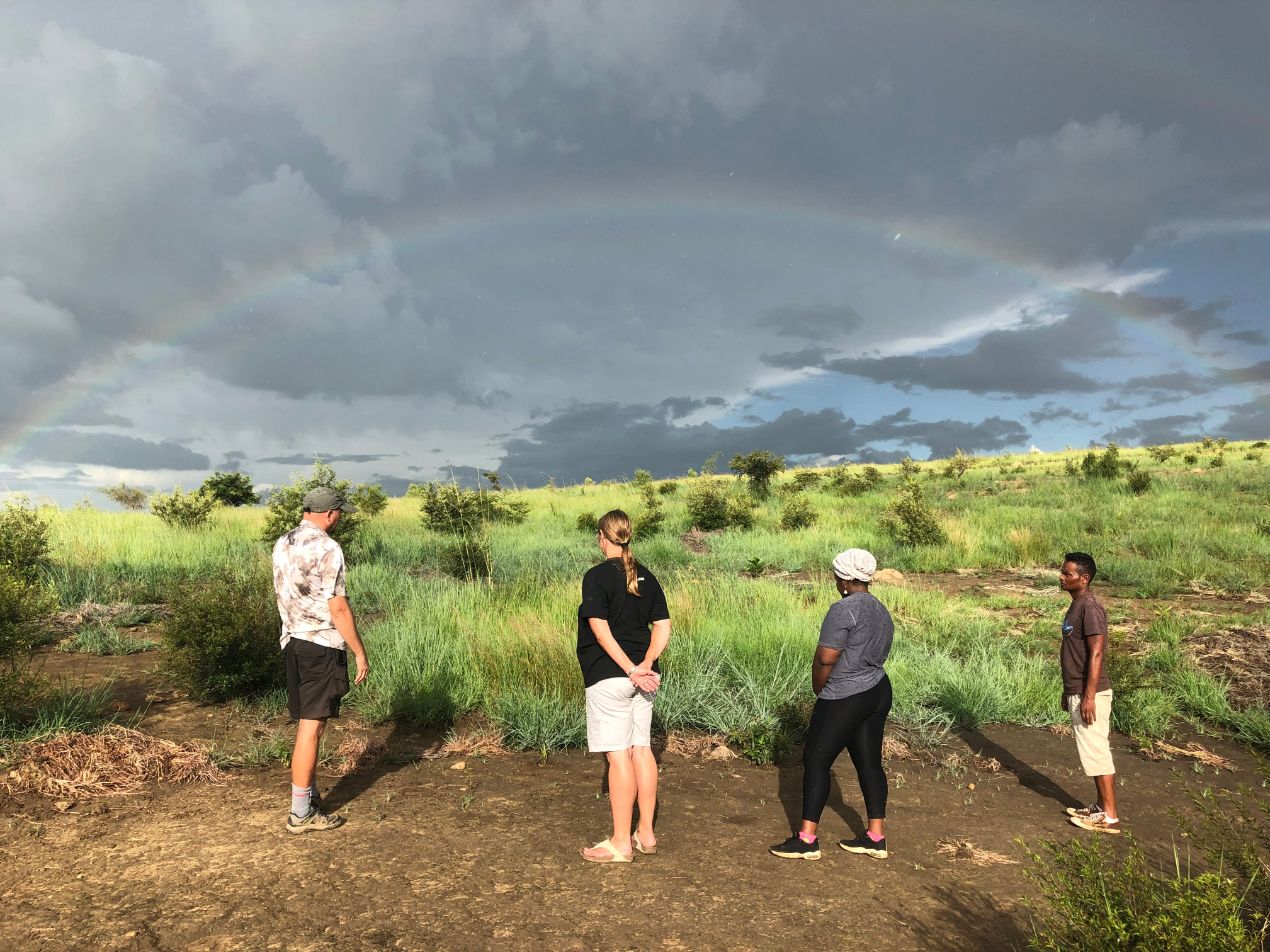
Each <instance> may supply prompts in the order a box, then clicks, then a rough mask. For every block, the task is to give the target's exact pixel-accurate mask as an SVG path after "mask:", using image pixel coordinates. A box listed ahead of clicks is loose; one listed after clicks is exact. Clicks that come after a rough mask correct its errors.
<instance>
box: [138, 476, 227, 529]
mask: <svg viewBox="0 0 1270 952" xmlns="http://www.w3.org/2000/svg"><path fill="white" fill-rule="evenodd" d="M216 506H217V502H216V497H214V496H212V495H211V494H210V493H206V492H204V491H203V490H201V489H199V490H196V491H194V492H192V493H187V492H185V491H184V490H183V489H181V487H180V486H176V487H174V488H173V489H172V491H171V492H170V493H155V494H154V495H153V496H151V497H150V511H151V512H152V513H154V514H155V515H156V516H158V517H159V519H160V520H162V522H163V524H164V525H166V526H170V527H171V528H173V529H201V528H202V527H203V526H205V525H207V520H208V519H209V518H210V517H211V515H212V510H213V509H215V508H216Z"/></svg>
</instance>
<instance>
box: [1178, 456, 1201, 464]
mask: <svg viewBox="0 0 1270 952" xmlns="http://www.w3.org/2000/svg"><path fill="white" fill-rule="evenodd" d="M1182 462H1183V463H1185V464H1186V465H1187V466H1194V465H1195V464H1196V463H1198V462H1199V456H1197V455H1196V454H1195V453H1184V454H1182Z"/></svg>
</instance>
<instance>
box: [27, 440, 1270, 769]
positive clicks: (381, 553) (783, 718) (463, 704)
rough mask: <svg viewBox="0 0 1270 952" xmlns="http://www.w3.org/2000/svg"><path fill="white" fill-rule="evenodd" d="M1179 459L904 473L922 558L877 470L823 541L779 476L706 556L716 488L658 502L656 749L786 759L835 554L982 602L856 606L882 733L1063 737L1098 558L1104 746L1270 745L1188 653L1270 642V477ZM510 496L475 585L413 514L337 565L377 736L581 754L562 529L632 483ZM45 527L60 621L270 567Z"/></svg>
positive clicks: (1245, 455) (367, 535)
mask: <svg viewBox="0 0 1270 952" xmlns="http://www.w3.org/2000/svg"><path fill="white" fill-rule="evenodd" d="M1179 450H1180V451H1181V452H1193V453H1194V454H1196V456H1197V457H1198V459H1197V460H1196V461H1195V462H1192V463H1187V462H1185V461H1183V460H1182V459H1181V458H1180V455H1181V454H1180V453H1179V456H1175V457H1174V458H1172V459H1170V460H1168V461H1166V462H1163V463H1161V462H1157V461H1154V460H1153V459H1151V458H1150V457H1149V456H1148V455H1147V453H1146V452H1145V451H1126V452H1125V453H1124V454H1123V455H1124V457H1125V458H1126V459H1128V460H1130V461H1132V462H1134V463H1135V464H1136V465H1137V466H1138V468H1139V470H1141V471H1145V472H1148V473H1150V474H1151V477H1152V484H1151V486H1150V488H1149V489H1148V490H1147V491H1145V492H1143V493H1142V494H1140V495H1138V494H1134V493H1133V492H1131V491H1130V490H1129V489H1128V488H1127V487H1126V484H1125V481H1124V479H1114V480H1100V479H1085V478H1081V477H1079V476H1073V475H1072V474H1071V473H1070V472H1069V471H1068V470H1069V461H1075V462H1079V461H1080V459H1081V458H1082V457H1083V456H1084V453H1085V451H1079V452H1076V451H1072V452H1069V453H1064V454H1046V455H1041V454H1029V455H1023V456H1015V457H1000V458H992V459H980V460H978V461H976V463H975V465H973V466H972V467H971V468H970V469H969V470H968V471H967V472H965V473H964V475H963V476H961V477H960V478H958V477H956V476H949V475H945V467H946V464H945V463H944V462H930V463H923V464H921V471H920V472H919V473H917V474H916V479H917V481H918V482H919V484H920V485H921V486H922V487H923V490H924V494H925V496H926V498H927V499H928V500H929V501H930V502H931V503H932V504H933V505H934V506H935V508H936V510H937V513H938V517H939V519H940V522H941V524H942V525H943V527H944V529H945V531H946V533H947V541H946V542H944V543H943V544H939V545H933V546H919V547H905V546H901V545H898V544H896V543H895V542H893V541H892V540H891V538H890V537H889V536H888V535H887V534H886V533H885V532H884V531H883V529H882V526H881V516H882V514H883V511H884V509H885V507H886V505H887V502H888V500H889V499H890V498H891V497H892V495H893V494H894V492H895V489H896V486H897V484H898V482H899V478H900V476H899V473H898V469H899V467H897V466H885V467H879V469H880V470H881V472H882V474H883V476H884V477H885V478H884V480H883V482H882V483H881V484H880V485H878V486H877V487H875V488H873V489H871V490H869V491H867V492H864V493H863V494H861V495H857V496H847V495H843V494H841V493H837V492H835V491H833V490H832V489H830V488H829V487H828V486H827V485H826V484H825V482H824V481H821V483H820V484H819V485H817V486H813V487H811V488H808V489H805V490H803V491H801V492H799V493H797V495H798V497H800V498H803V499H806V500H808V501H809V502H810V503H811V505H812V507H813V508H814V510H815V512H816V513H817V516H818V518H817V521H816V523H815V524H814V525H813V526H811V527H808V528H804V529H800V530H796V531H783V530H781V529H780V516H781V511H782V507H783V506H784V505H786V504H787V503H788V501H789V500H790V499H791V498H793V496H794V493H792V492H791V491H790V484H791V482H792V480H793V474H792V473H786V474H784V475H782V476H780V477H778V479H777V480H776V482H775V484H774V487H773V488H774V490H775V491H774V492H773V495H772V497H771V498H770V499H769V500H767V501H766V502H764V503H762V504H761V505H760V507H759V509H758V510H757V511H756V522H755V526H754V528H753V529H750V530H744V531H742V530H736V529H729V530H726V531H723V532H719V533H711V534H709V535H707V536H706V537H705V548H707V551H703V552H698V551H693V549H692V548H690V547H689V546H688V545H686V544H685V542H684V541H683V540H682V539H681V535H682V533H684V532H685V531H686V530H687V529H688V528H689V527H690V525H689V524H690V519H689V516H688V514H687V510H686V507H685V497H686V495H687V490H688V488H689V486H690V485H692V484H693V483H695V482H698V481H700V480H711V479H712V480H717V481H720V482H721V483H726V484H733V483H735V479H734V478H733V477H731V476H726V477H724V476H698V477H689V478H683V479H680V480H678V486H677V491H675V492H673V493H669V494H665V495H659V496H658V498H659V500H660V501H661V504H662V506H663V508H664V511H665V520H664V524H663V526H662V528H661V530H660V531H659V532H658V533H657V534H655V535H653V536H652V537H651V538H647V539H637V540H636V545H635V550H636V553H637V556H638V557H639V558H640V559H641V560H642V561H643V562H645V563H646V564H647V565H649V567H651V568H652V569H653V570H654V571H655V572H657V574H658V576H659V577H660V578H661V579H662V581H663V584H664V586H665V587H666V589H667V592H668V597H669V600H670V608H671V614H672V616H673V621H674V636H673V637H672V641H671V645H670V648H669V650H668V651H667V653H666V658H665V669H666V677H665V681H664V684H663V689H662V694H661V696H660V698H659V703H658V708H657V717H658V720H659V722H660V727H661V728H662V729H664V730H676V729H683V730H705V731H710V732H715V733H721V734H726V735H729V736H730V737H731V738H733V739H734V741H735V742H736V743H738V744H740V745H741V746H742V747H743V748H744V749H745V750H746V751H747V752H748V753H750V755H751V756H753V757H755V758H756V759H760V760H762V759H765V758H766V757H767V756H770V754H771V753H772V752H773V751H774V750H776V749H778V748H779V747H781V746H782V745H783V744H785V743H788V742H790V741H791V740H792V739H796V736H795V735H796V731H797V727H798V725H799V724H802V723H805V718H806V712H807V707H808V704H809V702H810V697H809V692H808V690H807V682H808V661H809V658H810V655H811V652H812V650H813V648H814V645H815V643H816V636H817V632H818V628H819V623H820V619H821V617H822V616H823V614H824V612H825V610H826V609H827V607H828V606H829V605H830V604H831V602H832V600H833V599H834V598H835V597H836V593H835V592H834V590H833V588H832V584H831V580H830V575H829V573H828V568H827V566H828V562H829V560H830V559H831V558H832V556H833V555H834V553H836V552H837V551H839V550H841V549H842V548H845V547H848V546H860V547H864V548H868V549H870V550H872V551H873V552H874V553H875V554H876V555H877V557H878V561H879V564H880V565H881V566H883V567H889V568H894V569H897V570H899V571H900V572H903V573H906V574H908V575H912V574H914V573H980V574H982V575H990V576H992V577H994V578H996V579H997V580H998V581H999V582H1001V584H998V585H997V586H996V587H995V589H994V590H992V591H991V592H987V593H985V592H983V591H976V592H975V593H968V592H964V591H960V590H958V589H957V587H956V586H955V585H949V586H942V587H941V586H939V585H929V584H923V585H921V586H909V585H904V586H900V585H879V586H877V587H876V589H875V590H876V593H877V594H878V596H879V597H880V598H882V600H883V601H884V602H886V604H887V605H888V606H889V607H890V609H891V611H892V612H893V614H894V616H895V618H896V622H897V626H898V627H897V637H896V643H895V648H894V651H893V654H892V657H891V661H890V664H889V670H890V672H891V677H892V680H893V682H894V684H895V696H896V711H895V716H896V717H897V718H898V719H899V720H900V721H901V722H903V723H905V724H907V725H909V726H910V727H911V728H913V729H926V730H938V729H942V728H944V727H947V726H949V725H954V724H955V725H962V726H975V725H979V724H983V723H990V722H1009V723H1015V724H1024V725H1045V724H1052V723H1059V722H1061V721H1063V720H1065V715H1064V714H1063V712H1062V711H1061V709H1060V707H1059V676H1058V664H1057V658H1056V654H1057V644H1056V642H1057V634H1056V633H1057V629H1058V624H1059V620H1060V618H1061V614H1062V611H1063V609H1064V607H1065V604H1066V597H1065V596H1064V595H1062V593H1061V592H1059V591H1058V589H1057V586H1056V581H1055V572H1056V565H1057V562H1058V561H1059V559H1060V557H1061V555H1062V553H1063V552H1064V551H1068V550H1072V549H1082V550H1085V551H1088V552H1091V553H1093V554H1094V555H1095V557H1096V558H1097V559H1098V562H1099V566H1100V575H1099V580H1098V583H1097V584H1098V585H1099V586H1100V587H1102V588H1103V589H1104V590H1108V591H1111V592H1114V593H1115V594H1117V595H1119V596H1123V597H1124V598H1125V599H1133V600H1139V601H1135V602H1132V603H1130V602H1128V601H1126V602H1118V603H1117V605H1116V606H1114V607H1113V610H1112V613H1111V623H1112V641H1111V654H1112V663H1113V668H1112V676H1113V678H1114V679H1115V682H1116V688H1117V707H1116V718H1117V722H1118V726H1119V727H1120V728H1121V729H1123V730H1126V731H1128V732H1130V733H1133V734H1135V735H1137V736H1141V737H1158V736H1162V735H1164V734H1167V733H1168V732H1169V731H1170V730H1172V729H1174V728H1175V727H1176V726H1178V725H1179V724H1181V723H1184V722H1190V723H1191V724H1194V725H1198V726H1200V727H1201V728H1203V729H1210V730H1221V731H1224V732H1229V733H1232V734H1234V735H1236V736H1238V737H1240V738H1242V739H1244V740H1246V741H1248V742H1251V743H1253V744H1256V745H1260V746H1270V712H1267V710H1266V708H1265V707H1263V706H1258V705H1256V704H1251V705H1249V704H1242V705H1241V704H1240V703H1237V702H1236V701H1232V699H1231V697H1232V695H1231V692H1230V690H1229V686H1228V685H1227V684H1225V683H1224V682H1223V681H1222V680H1219V679H1218V678H1216V677H1214V676H1213V674H1211V673H1205V671H1204V670H1202V669H1201V668H1200V667H1198V666H1196V664H1195V663H1194V662H1193V661H1192V659H1191V657H1190V654H1189V653H1188V650H1187V646H1188V644H1189V643H1190V642H1192V641H1193V640H1194V639H1195V638H1197V637H1199V636H1200V635H1202V634H1203V633H1204V632H1221V631H1225V630H1236V629H1240V628H1241V626H1242V628H1247V627H1249V626H1254V627H1260V628H1261V629H1262V630H1264V628H1265V626H1266V625H1267V623H1268V621H1270V619H1268V617H1267V616H1268V614H1270V613H1268V612H1267V610H1266V605H1265V599H1264V597H1263V593H1264V591H1265V589H1266V588H1267V585H1270V516H1268V515H1267V511H1266V508H1267V507H1266V501H1267V499H1270V467H1267V465H1266V464H1265V462H1263V460H1262V459H1261V458H1260V452H1261V451H1260V449H1259V448H1252V447H1250V446H1249V445H1248V444H1232V445H1230V446H1227V447H1225V448H1224V451H1223V450H1221V449H1219V448H1217V447H1209V448H1201V447H1199V446H1194V447H1179ZM1214 458H1220V460H1221V465H1218V466H1213V465H1212V460H1213V459H1214ZM861 469H862V467H850V471H851V472H859V471H860V470H861ZM519 495H520V496H521V497H522V498H524V499H526V500H527V501H528V502H529V503H530V511H529V515H528V518H527V519H526V520H525V522H524V523H522V524H519V525H505V524H495V525H493V526H492V527H490V529H489V536H488V550H489V553H490V556H491V559H492V577H491V578H490V579H489V580H488V581H475V582H473V581H464V580H458V579H455V578H452V577H449V576H447V575H445V574H444V573H443V571H442V570H441V565H442V561H443V560H442V555H443V550H444V548H445V546H446V545H447V540H446V538H445V537H443V536H441V535H438V534H436V533H434V532H432V531H430V530H428V529H427V528H426V527H425V526H424V524H423V522H422V520H421V518H420V514H419V503H418V500H416V499H412V498H405V499H395V500H392V502H391V503H390V505H389V507H388V509H387V510H386V512H384V513H383V514H382V515H380V516H378V517H376V518H375V519H373V520H371V521H370V522H369V523H368V524H367V525H366V526H365V527H364V528H363V530H362V534H361V536H360V537H359V538H358V540H357V541H356V542H355V543H354V544H353V545H352V546H350V547H349V549H348V552H347V554H348V558H349V563H350V568H349V576H348V579H349V592H350V596H351V598H352V601H353V604H354V606H355V608H356V609H357V611H358V612H359V613H360V615H361V616H362V619H363V621H362V628H363V633H364V635H365V638H366V641H367V644H368V648H369V650H370V652H371V655H372V663H373V665H374V671H373V676H372V678H371V679H370V680H369V682H368V683H367V685H365V686H364V687H362V688H360V689H358V690H356V691H355V692H354V693H353V694H352V695H351V696H350V699H349V703H350V705H351V706H352V707H353V708H354V709H356V710H357V711H359V712H361V713H363V714H364V715H365V716H367V717H369V718H371V719H373V720H376V721H382V720H387V719H408V720H411V721H415V722H422V723H428V724H445V723H449V722H451V721H453V720H454V719H455V718H456V717H458V716H459V715H462V714H464V713H468V712H472V711H479V712H482V713H484V714H485V715H487V716H488V717H489V718H490V719H491V720H492V721H493V722H494V723H495V724H497V725H498V727H499V728H500V729H501V730H502V732H503V734H504V736H505V739H506V742H507V743H508V744H509V745H510V746H514V747H518V748H527V749H544V750H545V749H552V748H558V747H563V746H572V745H578V744H580V743H582V741H583V738H584V720H583V712H582V683H581V679H580V676H579V674H578V671H577V665H576V661H575V660H574V655H573V643H574V637H575V621H574V618H575V614H574V613H575V609H576V605H577V599H578V587H579V580H580V578H581V576H582V573H583V572H584V571H585V570H586V568H588V567H589V566H590V565H592V564H594V563H595V562H596V561H598V558H599V556H598V553H597V551H596V549H595V543H594V537H593V535H591V534H588V533H587V532H584V531H581V530H579V529H578V528H577V522H578V517H579V516H580V515H581V514H583V513H588V512H589V513H593V514H597V515H598V514H600V513H603V512H604V511H606V510H607V509H610V508H613V507H623V508H626V509H628V510H629V511H632V512H634V513H638V512H639V511H640V510H641V509H642V508H644V504H643V502H642V501H641V497H640V495H639V493H638V492H637V491H636V489H635V487H633V486H632V485H630V484H627V483H614V484H598V485H591V486H573V487H567V488H558V489H557V488H547V489H537V490H531V491H526V492H523V493H521V494H519ZM49 519H50V521H51V527H52V535H53V541H54V546H53V557H54V562H55V567H54V583H55V585H56V588H57V591H58V594H59V597H60V599H61V601H62V603H63V605H64V606H66V607H73V606H77V605H80V604H81V603H84V602H99V603H118V602H130V603H134V604H142V603H151V602H158V601H162V600H163V599H164V597H165V592H167V591H168V590H169V586H171V585H173V584H180V583H181V582H182V581H183V580H186V579H198V578H216V577H221V576H225V575H228V574H234V573H239V574H241V573H247V572H251V571H255V570H258V569H259V568H260V567H261V566H262V565H263V564H264V563H265V561H266V560H267V546H266V545H265V544H264V543H262V542H261V541H260V539H259V535H260V527H261V526H262V524H263V521H264V513H263V510H262V509H260V508H255V509H252V508H247V509H222V510H219V511H217V512H216V513H214V515H213V519H212V523H211V524H210V525H209V526H208V527H206V528H204V529H201V530H181V529H172V528H168V527H166V526H165V525H163V524H162V523H161V522H160V521H159V520H158V519H157V518H155V517H154V516H152V515H149V514H141V513H104V512H98V511H93V510H88V509H75V510H67V511H56V510H54V511H51V512H50V513H49ZM951 577H952V576H950V578H951ZM1197 593H1198V594H1206V595H1208V596H1209V597H1210V598H1211V599H1212V604H1206V605H1205V608H1204V611H1203V612H1196V611H1187V610H1182V609H1181V606H1180V596H1184V595H1186V596H1190V595H1194V594H1197ZM1175 602H1177V603H1178V604H1177V605H1175V604H1174V603H1175ZM1188 604H1195V603H1194V602H1193V601H1190V602H1188Z"/></svg>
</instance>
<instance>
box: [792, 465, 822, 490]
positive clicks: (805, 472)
mask: <svg viewBox="0 0 1270 952" xmlns="http://www.w3.org/2000/svg"><path fill="white" fill-rule="evenodd" d="M822 477H823V474H822V473H820V472H819V471H818V470H814V469H800V470H798V471H797V472H795V473H794V478H793V479H792V480H790V485H792V486H793V487H794V489H796V490H798V491H799V492H802V491H803V490H804V489H811V488H812V487H813V486H816V485H819V483H820V480H821V479H822Z"/></svg>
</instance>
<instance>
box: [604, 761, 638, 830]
mask: <svg viewBox="0 0 1270 952" xmlns="http://www.w3.org/2000/svg"><path fill="white" fill-rule="evenodd" d="M607 756H608V759H609V807H610V809H611V810H612V811H613V835H612V836H611V837H609V842H610V843H612V844H613V845H614V846H615V847H617V849H619V850H620V851H621V852H623V853H629V852H630V851H631V819H632V817H633V816H634V814H635V794H636V791H637V790H638V789H639V788H638V782H637V781H636V779H635V761H634V759H633V758H632V757H631V748H629V747H628V748H627V749H626V750H611V751H609V752H608V755H607Z"/></svg>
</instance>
